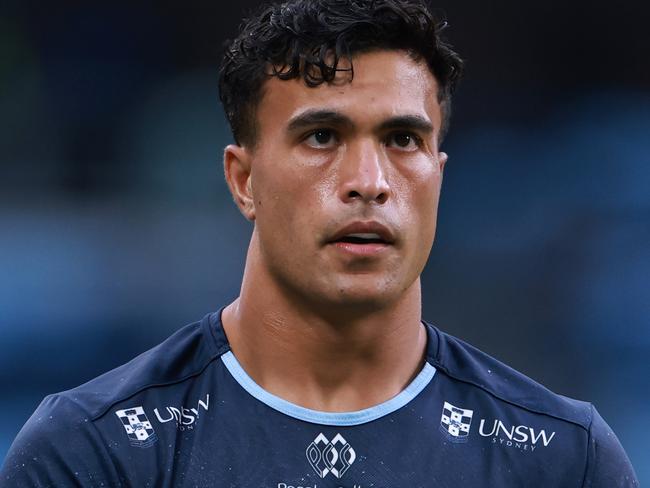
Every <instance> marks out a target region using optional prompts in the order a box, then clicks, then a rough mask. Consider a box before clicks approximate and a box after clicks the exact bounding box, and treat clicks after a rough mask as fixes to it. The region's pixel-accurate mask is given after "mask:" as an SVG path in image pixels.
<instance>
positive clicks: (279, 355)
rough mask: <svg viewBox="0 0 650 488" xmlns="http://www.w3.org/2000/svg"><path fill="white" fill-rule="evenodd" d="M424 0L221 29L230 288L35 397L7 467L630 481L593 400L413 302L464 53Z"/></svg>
mask: <svg viewBox="0 0 650 488" xmlns="http://www.w3.org/2000/svg"><path fill="white" fill-rule="evenodd" d="M440 28H441V26H440V25H438V24H436V23H435V22H434V20H433V19H432V18H431V16H430V14H429V12H428V11H427V10H426V8H425V7H424V6H423V4H421V3H420V2H419V1H399V2H398V1H395V0H376V1H372V0H357V1H355V2H347V1H340V0H311V1H310V0H297V1H291V2H289V3H286V4H283V5H279V6H272V7H269V8H266V9H264V10H263V11H262V12H261V13H260V14H259V15H258V16H257V17H255V18H253V19H251V20H249V21H248V22H247V23H246V25H245V26H244V28H243V30H242V32H241V34H240V36H239V37H238V38H237V39H236V40H235V41H234V42H233V43H232V45H231V46H230V49H229V50H228V52H227V54H226V57H225V60H224V64H223V66H222V73H221V80H220V88H221V97H222V101H223V102H224V106H225V109H226V113H227V115H228V118H229V121H230V124H231V127H232V130H233V135H234V138H235V141H236V144H233V145H230V146H228V147H227V148H226V149H225V155H224V164H225V174H226V179H227V181H228V185H229V187H230V189H231V191H232V194H233V197H234V200H235V202H236V204H237V205H238V207H239V209H240V210H241V212H242V213H243V215H244V216H245V217H246V218H247V219H249V220H251V221H253V222H254V230H253V234H252V238H251V242H250V247H249V251H248V257H247V261H246V270H245V273H244V278H243V283H242V288H241V295H240V297H239V298H238V299H237V300H236V301H235V302H233V303H231V304H230V305H228V306H227V307H225V308H224V309H223V310H221V311H219V312H216V313H211V314H209V315H207V316H206V317H205V318H204V319H203V320H202V321H201V322H199V323H196V324H192V325H190V326H187V327H185V328H183V329H182V330H180V331H179V332H178V333H176V334H175V335H173V336H172V337H171V338H169V339H168V340H167V341H165V342H164V343H163V344H161V345H160V346H158V347H156V348H154V349H152V350H151V351H148V352H146V353H144V354H143V355H141V356H139V357H137V358H136V359H134V360H133V361H131V362H130V363H128V364H126V365H124V366H122V367H120V368H118V369H116V370H114V371H111V372H109V373H107V374H105V375H103V376H101V377H99V378H97V379H95V380H93V381H91V382H89V383H87V384H85V385H82V386H80V387H78V388H75V389H73V390H70V391H67V392H63V393H60V394H57V395H52V396H49V397H47V398H46V399H45V400H44V401H43V403H42V404H41V406H40V407H39V409H38V410H37V411H36V413H35V414H34V416H33V417H32V418H31V419H30V420H29V422H28V423H27V425H26V426H25V427H24V428H23V430H22V431H21V433H20V435H19V436H18V438H17V440H16V441H15V443H14V445H13V447H12V449H11V451H10V453H9V455H8V457H7V460H6V462H5V465H4V467H3V468H2V472H1V477H0V480H1V481H0V483H1V484H2V486H135V487H144V486H188V487H189V486H192V487H193V486H218V487H228V486H237V487H274V488H288V487H298V486H300V487H350V488H351V487H363V488H367V487H371V486H378V487H433V486H436V487H437V486H440V487H456V486H467V487H479V486H480V487H482V486H495V487H510V486H512V487H515V486H517V487H520V486H540V487H557V486H562V487H586V486H590V487H603V488H604V487H608V488H609V487H628V486H636V485H637V482H636V478H635V475H634V472H633V469H632V467H631V465H630V463H629V460H628V459H627V457H626V455H625V453H624V451H623V449H622V448H621V446H620V444H619V442H618V440H617V439H616V437H615V435H614V434H613V432H612V431H611V430H610V429H609V427H608V426H607V425H606V424H605V422H604V421H603V420H602V418H601V417H600V416H599V415H598V413H597V412H596V411H595V410H594V408H593V406H591V405H590V404H588V403H583V402H579V401H575V400H571V399H568V398H565V397H561V396H559V395H556V394H554V393H552V392H550V391H548V390H546V389H545V388H544V387H542V386H540V385H538V384H536V383H535V382H533V381H532V380H530V379H528V378H526V377H525V376H523V375H521V374H519V373H517V372H516V371H513V370H512V369H510V368H508V367H507V366H505V365H503V364H501V363H499V362H497V361H496V360H494V359H492V358H490V357H489V356H487V355H485V354H484V353H482V352H480V351H477V350H476V349H474V348H472V347H471V346H469V345H467V344H465V343H463V342H461V341H459V340H457V339H455V338H453V337H450V336H448V335H446V334H444V333H443V332H441V331H440V330H438V329H436V328H434V327H433V326H431V325H428V324H426V323H423V322H422V321H421V317H420V309H421V297H420V280H419V276H420V273H421V272H422V269H423V267H424V265H425V262H426V260H427V257H428V254H429V251H430V249H431V246H432V243H433V239H434V234H435V223H436V211H437V204H438V197H439V194H440V185H441V181H442V174H443V168H444V165H445V162H446V160H447V155H446V154H445V153H443V152H440V151H439V149H438V148H439V145H440V141H441V139H442V136H443V133H444V131H445V129H446V126H447V122H448V117H449V110H450V96H451V92H452V91H453V88H454V85H455V83H456V81H457V79H458V77H459V74H460V71H461V61H460V59H459V58H458V56H457V55H456V54H455V53H454V52H453V51H452V50H451V49H450V48H449V46H448V45H446V44H445V43H444V42H443V41H442V40H441V39H440V34H439V31H440Z"/></svg>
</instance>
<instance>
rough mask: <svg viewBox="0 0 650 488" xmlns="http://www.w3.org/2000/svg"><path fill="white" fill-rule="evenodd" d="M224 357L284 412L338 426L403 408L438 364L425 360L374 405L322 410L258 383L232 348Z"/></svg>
mask: <svg viewBox="0 0 650 488" xmlns="http://www.w3.org/2000/svg"><path fill="white" fill-rule="evenodd" d="M221 361H223V364H224V365H225V366H226V368H227V369H228V371H229V372H230V374H231V375H232V377H233V378H234V379H235V381H237V383H239V384H240V385H241V387H242V388H243V389H244V390H246V391H247V392H248V393H250V394H251V395H252V396H253V397H255V398H257V399H258V400H259V401H261V402H262V403H265V404H266V405H268V406H269V407H271V408H273V409H275V410H277V411H278V412H281V413H283V414H285V415H289V416H290V417H293V418H296V419H299V420H304V421H305V422H311V423H314V424H321V425H336V426H349V425H359V424H365V423H366V422H371V421H373V420H376V419H378V418H380V417H383V416H384V415H388V414H389V413H392V412H394V411H395V410H398V409H400V408H402V407H403V406H404V405H406V404H407V403H409V402H410V401H411V400H413V399H414V398H415V397H416V396H417V395H418V394H419V393H420V392H421V391H422V390H423V389H424V388H425V387H426V386H427V385H428V384H429V382H430V381H431V380H432V379H433V375H434V374H435V373H436V368H434V367H433V366H431V365H430V364H429V363H424V367H423V368H422V370H421V371H420V372H419V373H418V375H417V376H416V377H415V378H414V379H413V381H411V383H410V384H409V385H408V386H407V387H406V388H405V389H404V390H402V391H401V392H400V393H398V394H397V395H396V396H394V397H393V398H391V399H390V400H386V401H385V402H383V403H380V404H379V405H375V406H374V407H370V408H365V409H363V410H357V411H354V412H321V411H318V410H311V409H309V408H305V407H301V406H299V405H296V404H295V403H291V402H288V401H286V400H283V399H282V398H280V397H278V396H275V395H273V394H271V393H269V392H268V391H266V390H265V389H263V388H262V387H261V386H260V385H258V384H257V383H255V381H253V379H252V378H251V377H250V376H248V373H246V371H244V368H242V367H241V364H239V361H237V358H235V355H234V354H233V353H232V351H228V352H227V353H225V354H223V355H222V356H221Z"/></svg>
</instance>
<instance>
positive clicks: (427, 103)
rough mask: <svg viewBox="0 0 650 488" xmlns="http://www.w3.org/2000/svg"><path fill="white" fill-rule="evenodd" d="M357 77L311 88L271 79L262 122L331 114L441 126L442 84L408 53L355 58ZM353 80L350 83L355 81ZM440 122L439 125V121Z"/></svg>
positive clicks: (343, 75) (299, 81) (344, 74)
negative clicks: (408, 118)
mask: <svg viewBox="0 0 650 488" xmlns="http://www.w3.org/2000/svg"><path fill="white" fill-rule="evenodd" d="M352 63H353V69H354V72H353V73H354V74H353V76H352V77H350V74H349V72H342V73H340V77H339V78H338V79H337V80H335V82H334V83H322V84H320V85H318V86H316V87H310V86H308V85H307V84H306V83H305V82H304V80H303V79H302V78H297V79H291V80H281V79H278V78H277V77H273V78H271V79H269V80H268V81H267V82H266V83H265V86H264V90H263V97H262V101H261V103H260V105H259V107H258V117H259V118H260V120H259V122H260V123H261V124H262V125H264V121H265V119H273V120H274V121H275V122H274V123H276V124H277V123H279V122H280V117H279V116H280V115H282V117H281V119H283V122H282V123H288V121H290V120H292V119H294V118H295V117H296V116H297V115H298V114H300V113H302V112H305V111H308V110H312V111H316V110H318V111H331V112H337V113H342V114H346V115H347V116H348V117H349V118H350V119H352V120H355V119H358V118H359V117H362V118H363V117H373V118H374V117H392V116H398V115H406V114H411V115H419V116H421V117H423V118H427V117H428V118H429V119H431V121H432V122H433V123H434V125H435V126H436V127H439V119H440V113H439V112H440V107H439V104H438V96H437V95H438V84H437V82H436V80H435V78H434V76H433V75H432V74H431V72H430V70H429V69H428V67H427V65H426V64H425V63H423V62H419V61H415V60H414V59H412V58H411V57H410V56H409V55H408V54H407V53H405V52H403V51H376V52H370V53H364V54H360V55H358V56H355V57H353V58H352ZM350 78H351V79H350ZM434 119H438V120H434Z"/></svg>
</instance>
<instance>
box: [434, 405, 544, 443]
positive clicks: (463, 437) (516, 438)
mask: <svg viewBox="0 0 650 488" xmlns="http://www.w3.org/2000/svg"><path fill="white" fill-rule="evenodd" d="M473 416H474V411H473V410H469V409H466V408H460V407H457V406H455V405H452V404H451V403H449V402H444V404H443V407H442V416H441V418H440V430H441V431H442V432H443V434H445V436H446V437H447V439H448V440H450V441H451V442H454V443H459V442H467V440H468V438H469V434H470V428H471V426H472V418H473ZM486 424H487V425H489V424H488V423H487V422H486V420H485V419H484V418H482V419H481V421H480V423H479V428H478V433H479V435H480V436H481V437H491V438H492V444H497V445H500V446H503V447H514V448H516V449H521V450H522V451H534V450H535V449H537V448H538V447H539V446H540V445H542V446H544V447H547V446H548V445H549V444H550V443H551V441H552V440H553V438H554V437H555V432H551V433H550V434H548V433H547V432H546V431H545V430H544V429H536V428H534V427H530V426H527V425H509V424H507V423H506V422H503V421H502V420H499V419H494V420H493V421H492V423H491V427H486ZM540 441H541V442H540Z"/></svg>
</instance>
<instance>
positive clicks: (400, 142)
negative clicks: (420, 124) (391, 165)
mask: <svg viewBox="0 0 650 488" xmlns="http://www.w3.org/2000/svg"><path fill="white" fill-rule="evenodd" d="M388 146H391V147H395V148H398V149H406V150H409V151H413V150H415V149H417V148H418V147H419V146H420V138H419V137H418V136H416V135H414V134H409V133H408V132H396V133H394V134H391V135H390V137H389V138H388Z"/></svg>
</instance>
